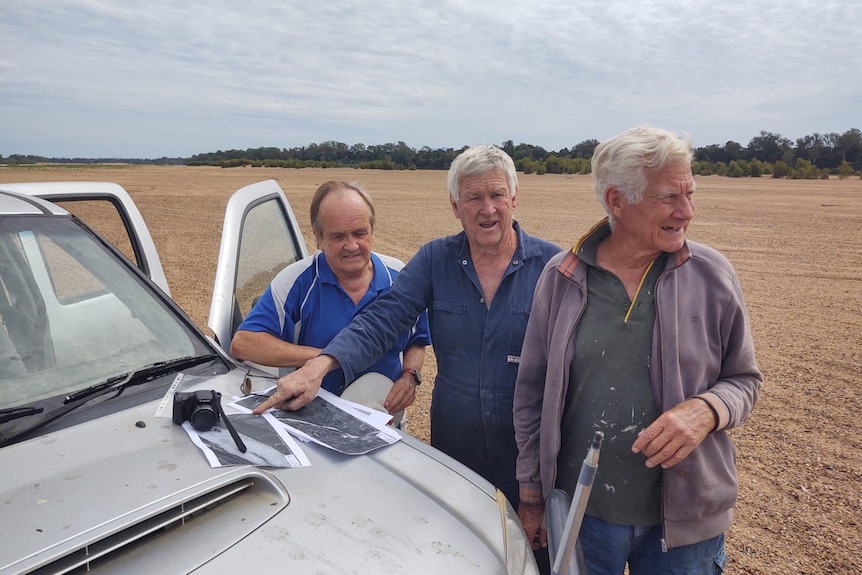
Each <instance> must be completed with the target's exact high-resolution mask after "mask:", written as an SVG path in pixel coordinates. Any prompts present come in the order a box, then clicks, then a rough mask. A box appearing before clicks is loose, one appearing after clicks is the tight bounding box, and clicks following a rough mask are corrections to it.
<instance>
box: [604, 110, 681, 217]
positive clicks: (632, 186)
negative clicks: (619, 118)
mask: <svg viewBox="0 0 862 575" xmlns="http://www.w3.org/2000/svg"><path fill="white" fill-rule="evenodd" d="M691 146H692V144H691V138H689V137H688V136H687V135H682V136H677V135H676V134H674V133H672V132H669V131H667V130H663V129H661V128H652V127H640V128H632V129H630V130H626V131H625V132H623V133H622V134H618V135H616V136H614V137H612V138H610V139H608V140H605V141H604V142H602V143H601V144H599V145H598V146H596V149H595V151H594V152H593V159H592V162H591V164H592V172H593V182H594V186H595V192H596V197H597V198H598V200H599V202H601V204H602V207H604V209H605V213H607V214H608V217H609V218H610V220H611V225H613V216H612V215H611V213H610V209H609V208H608V205H607V202H606V200H605V190H607V189H608V187H614V188H616V189H618V190H619V191H620V192H621V193H622V195H623V198H625V200H626V202H628V203H629V204H639V203H641V202H642V201H643V198H644V192H646V189H647V186H648V185H649V177H650V175H652V174H654V173H656V172H659V171H661V170H662V169H664V167H665V166H667V165H668V164H669V163H671V162H676V161H684V162H687V163H689V164H691V160H692V147H691Z"/></svg>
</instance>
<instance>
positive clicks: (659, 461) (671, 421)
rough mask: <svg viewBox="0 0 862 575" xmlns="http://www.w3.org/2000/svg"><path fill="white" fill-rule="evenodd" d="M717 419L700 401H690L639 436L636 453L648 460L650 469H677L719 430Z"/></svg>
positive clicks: (694, 399)
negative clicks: (716, 426)
mask: <svg viewBox="0 0 862 575" xmlns="http://www.w3.org/2000/svg"><path fill="white" fill-rule="evenodd" d="M715 424H716V421H715V415H714V414H713V411H712V409H710V407H709V405H708V404H707V403H706V402H705V401H703V400H700V399H697V398H691V399H688V400H686V401H684V402H682V403H680V404H679V405H677V406H676V407H674V408H673V409H670V410H668V411H666V412H664V413H662V414H661V415H660V416H659V418H658V419H656V420H655V421H654V422H653V423H652V425H650V426H649V427H647V428H646V429H644V430H643V431H641V432H640V433H639V434H638V438H637V439H636V440H635V442H634V444H632V452H633V453H643V454H644V455H646V456H647V460H646V466H647V467H655V466H656V465H661V467H662V469H668V468H670V467H673V466H674V465H676V464H677V463H679V462H680V461H682V460H683V459H685V458H686V457H688V454H689V453H691V452H692V451H694V450H695V448H696V447H697V446H698V445H700V443H701V442H702V441H703V440H704V438H705V437H706V436H707V435H709V432H710V431H712V430H713V429H714V428H715Z"/></svg>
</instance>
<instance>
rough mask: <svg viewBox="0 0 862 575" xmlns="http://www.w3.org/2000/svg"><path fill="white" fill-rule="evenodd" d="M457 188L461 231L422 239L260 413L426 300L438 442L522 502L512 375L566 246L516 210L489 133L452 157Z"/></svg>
mask: <svg viewBox="0 0 862 575" xmlns="http://www.w3.org/2000/svg"><path fill="white" fill-rule="evenodd" d="M448 189H449V195H450V204H451V207H452V211H453V213H454V215H455V217H456V218H458V219H459V220H460V221H461V226H462V228H463V231H462V232H461V233H458V234H456V235H452V236H448V237H443V238H439V239H436V240H432V241H431V242H428V243H427V244H425V245H424V246H422V247H421V248H420V249H419V252H418V253H417V254H416V255H415V256H413V258H412V259H411V260H410V261H409V262H408V263H407V265H406V266H405V267H404V269H403V270H402V271H401V273H400V274H398V277H397V278H396V279H395V283H394V284H393V286H392V289H391V290H390V291H389V292H387V293H386V294H384V295H382V296H381V297H379V298H378V299H377V300H376V301H375V302H374V303H372V304H371V305H369V306H368V307H367V308H366V309H365V310H364V311H363V312H362V313H361V314H359V315H357V316H356V318H355V319H354V320H353V321H352V322H351V323H350V325H349V326H348V327H347V328H346V329H344V330H343V331H342V332H341V333H340V334H338V336H336V337H335V338H334V339H333V340H332V341H331V342H330V343H329V344H328V345H327V346H326V347H325V348H324V349H323V351H322V352H321V354H320V355H319V356H318V357H316V358H314V359H311V360H310V361H308V362H307V363H306V364H305V366H304V367H303V368H302V369H299V370H297V371H295V372H293V373H291V374H288V375H287V376H285V377H283V378H281V379H280V380H279V382H278V391H277V392H276V393H275V394H274V395H273V396H272V397H270V399H269V400H267V401H266V402H264V403H263V404H261V405H260V406H259V407H258V408H257V409H256V410H255V413H263V411H265V410H266V409H268V408H270V407H276V406H278V407H282V408H284V409H298V408H299V407H301V406H302V405H305V404H306V403H308V402H309V401H311V399H312V398H314V395H315V393H316V392H317V389H318V388H319V387H320V384H321V381H322V380H323V378H324V375H325V374H326V373H328V372H329V371H331V370H333V369H336V368H338V367H340V368H341V369H342V370H343V371H344V373H345V374H346V376H347V377H348V378H350V377H352V375H353V374H354V373H356V372H357V371H358V370H361V369H364V368H365V367H366V366H367V365H369V364H371V363H372V362H373V361H375V360H376V359H377V358H378V357H380V355H381V354H382V353H383V352H384V351H385V350H386V349H388V348H390V347H391V346H392V345H393V343H394V342H395V341H396V339H397V337H398V334H399V333H402V332H403V331H404V330H405V329H408V328H409V327H410V326H411V325H413V322H415V321H416V318H417V317H418V316H419V315H420V314H421V313H422V312H423V311H424V310H426V309H427V310H428V313H429V318H430V322H431V335H432V337H433V339H434V346H433V347H434V354H435V356H436V358H437V370H438V371H437V377H436V379H435V385H434V392H433V396H432V403H431V444H432V445H433V446H434V447H436V448H438V449H440V450H441V451H443V452H445V453H447V454H449V455H451V456H452V457H454V458H455V459H457V460H459V461H460V462H462V463H463V464H465V465H467V466H468V467H470V468H471V469H473V470H474V471H476V472H477V473H479V474H480V475H482V476H483V477H485V478H486V479H487V480H488V481H490V482H491V483H493V484H494V485H496V486H497V487H498V488H500V489H501V490H502V491H503V493H504V494H505V495H506V497H508V498H509V500H510V501H511V502H512V504H513V505H514V506H515V507H516V508H517V505H518V484H517V482H516V481H515V459H516V458H517V455H518V450H517V447H516V445H515V432H514V427H513V423H512V401H513V394H514V388H515V377H516V375H517V373H518V363H519V362H520V357H521V344H522V342H523V338H524V331H525V329H526V326H527V319H528V318H529V315H530V307H531V304H532V301H533V289H534V288H535V286H536V280H537V278H538V277H539V274H540V273H541V271H542V268H544V266H545V264H546V263H547V262H548V260H549V259H550V258H551V256H553V255H554V254H556V253H557V252H559V251H560V248H559V247H557V246H555V245H553V244H551V243H549V242H546V241H543V240H540V239H538V238H535V237H532V236H529V235H527V234H526V233H524V231H523V230H522V229H521V227H520V226H519V225H518V223H517V222H516V221H515V220H514V210H515V206H516V204H517V201H518V196H517V193H518V180H517V174H516V172H515V165H514V163H513V162H512V159H511V158H510V157H509V156H508V155H507V154H506V153H505V152H504V151H503V150H501V149H499V148H496V147H494V146H484V145H482V146H474V147H472V148H468V149H467V150H465V151H464V152H462V153H461V154H460V155H459V156H458V157H457V158H456V159H455V160H454V161H453V162H452V166H451V167H450V169H449V174H448Z"/></svg>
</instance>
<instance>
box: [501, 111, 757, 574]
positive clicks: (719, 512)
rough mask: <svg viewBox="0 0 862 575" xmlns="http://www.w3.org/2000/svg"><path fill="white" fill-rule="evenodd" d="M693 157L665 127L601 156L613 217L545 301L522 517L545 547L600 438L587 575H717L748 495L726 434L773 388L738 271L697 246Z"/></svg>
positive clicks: (538, 304)
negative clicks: (757, 352) (559, 507)
mask: <svg viewBox="0 0 862 575" xmlns="http://www.w3.org/2000/svg"><path fill="white" fill-rule="evenodd" d="M690 149H691V148H690V144H689V143H688V142H687V141H683V140H680V139H679V138H676V137H675V136H674V135H672V134H670V133H668V132H665V131H664V130H658V129H653V128H644V129H641V128H639V129H635V130H629V131H627V132H625V133H623V134H621V135H620V136H617V137H615V138H612V139H611V140H609V141H608V142H606V143H604V144H602V145H600V146H599V147H597V149H596V152H595V155H594V157H593V170H594V177H595V179H596V193H597V195H598V197H599V199H600V201H601V202H602V203H603V205H604V206H605V209H606V212H607V213H608V218H607V219H605V220H603V221H602V222H600V223H599V224H597V225H596V226H595V227H594V228H593V229H592V230H590V231H589V232H588V233H587V234H586V235H585V236H584V237H583V238H582V239H581V240H580V241H579V242H578V243H577V244H576V245H575V247H574V248H573V249H572V250H570V251H568V252H562V253H560V254H558V255H557V256H555V257H554V258H553V259H552V260H551V261H550V262H549V263H548V265H547V266H546V267H545V269H544V271H543V273H542V275H541V277H540V278H539V282H538V284H537V286H536V292H535V295H534V299H533V307H532V312H531V314H530V320H529V323H528V325H527V332H526V335H525V339H524V345H523V350H522V354H521V364H520V367H519V371H518V378H517V382H516V387H515V398H514V409H513V412H514V425H515V437H516V441H517V444H518V449H519V457H518V460H517V479H518V481H519V484H520V501H521V504H520V507H519V515H520V517H521V521H522V523H523V524H524V528H525V530H526V532H527V535H528V537H531V538H534V546H539V545H546V536H545V533H544V529H543V528H542V527H541V522H542V518H543V512H544V507H543V505H544V500H545V497H547V495H548V494H549V493H550V492H551V491H552V490H553V489H554V488H557V487H562V488H564V489H566V490H567V491H568V492H569V494H571V493H572V488H573V482H574V481H575V480H576V479H577V473H576V472H574V473H573V472H572V468H574V464H575V463H578V464H579V463H580V462H581V461H582V460H583V457H584V455H585V453H586V451H587V447H588V444H589V438H591V437H592V433H593V432H594V431H595V430H602V431H604V433H605V437H606V439H605V446H604V447H603V450H602V457H601V460H600V462H599V472H598V475H597V477H596V483H595V484H594V487H593V490H592V495H591V499H590V502H589V504H588V507H587V517H585V519H584V523H583V525H582V528H581V539H580V541H581V544H582V546H583V548H584V555H585V558H586V562H587V567H588V571H589V573H590V574H591V575H600V574H604V573H608V574H610V573H619V574H620V575H621V574H622V573H623V569H624V568H625V566H626V564H628V567H629V569H630V572H631V574H632V575H637V574H638V573H676V572H679V573H683V572H684V573H713V572H720V569H721V568H723V566H724V563H725V562H726V557H725V554H724V532H725V531H726V530H727V529H728V528H729V527H730V524H731V520H732V508H733V506H734V504H735V502H736V497H737V489H738V482H737V477H736V469H735V462H736V452H735V448H734V446H733V443H732V442H731V439H730V437H729V436H728V433H727V430H728V429H730V428H732V427H734V426H737V425H739V424H740V423H742V422H743V421H744V420H745V419H746V418H747V417H748V415H749V414H750V413H751V411H752V409H753V408H754V404H755V402H756V400H757V396H758V393H759V390H760V387H761V384H762V376H761V374H760V371H759V370H758V368H757V364H756V361H755V356H754V345H753V341H752V337H751V332H750V326H749V322H748V317H747V311H746V308H745V302H744V299H743V295H742V290H741V288H740V285H739V281H738V278H737V276H736V274H735V272H734V270H733V268H732V266H731V265H730V263H729V262H728V261H727V259H726V258H725V257H724V256H722V255H721V254H720V253H718V252H717V251H715V250H714V249H712V248H709V247H707V246H704V245H702V244H698V243H695V242H689V241H686V239H685V232H686V230H687V226H688V223H689V221H690V220H691V219H692V218H693V216H694V203H693V192H694V187H695V184H694V180H693V178H692V177H691V170H690V161H691V155H690ZM632 166H636V168H634V169H633V168H632ZM638 171H640V173H637V172H638ZM606 296H607V297H606ZM615 298H616V299H615ZM605 300H606V301H605ZM620 300H623V301H622V302H620ZM621 303H622V305H620V304H621ZM615 306H616V307H615ZM623 314H624V315H623ZM639 322H640V323H639ZM615 354H616V355H615ZM629 414H630V416H629ZM608 448H609V449H610V450H611V451H610V454H607V455H606V450H607V449H608ZM614 450H616V451H614ZM603 471H604V472H605V473H604V475H603V473H602V472H603ZM614 474H616V476H614ZM617 503H619V505H617Z"/></svg>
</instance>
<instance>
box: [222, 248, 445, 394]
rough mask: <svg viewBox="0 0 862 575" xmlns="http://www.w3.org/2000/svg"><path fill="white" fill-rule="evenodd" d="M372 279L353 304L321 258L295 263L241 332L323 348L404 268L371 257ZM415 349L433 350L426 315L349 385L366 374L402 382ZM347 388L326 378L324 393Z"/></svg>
mask: <svg viewBox="0 0 862 575" xmlns="http://www.w3.org/2000/svg"><path fill="white" fill-rule="evenodd" d="M371 262H372V264H373V265H374V277H373V278H372V280H371V285H370V286H369V287H368V291H367V292H366V293H365V295H364V296H363V297H362V300H361V301H360V302H359V304H358V305H357V304H354V303H353V300H352V299H350V296H349V295H347V292H345V291H344V290H343V289H342V288H341V286H340V285H339V284H338V280H337V279H336V277H335V274H334V273H333V272H332V268H330V267H329V264H328V263H327V262H326V258H325V257H324V255H323V253H322V252H319V251H318V252H315V253H314V254H313V255H311V256H309V257H307V258H305V259H302V260H300V261H298V262H294V263H292V264H290V265H289V266H287V267H286V268H284V269H283V270H282V271H281V272H279V274H278V275H277V276H275V278H274V279H273V280H272V283H270V285H269V287H267V289H266V291H265V292H264V293H263V296H261V298H260V300H258V302H257V303H256V304H255V305H254V307H253V308H252V309H251V311H250V312H249V313H248V315H247V316H246V317H245V319H244V320H243V322H242V323H241V324H240V326H239V329H242V330H246V331H255V332H266V333H270V334H272V335H274V336H276V337H278V338H281V339H283V340H284V341H289V342H292V343H296V344H299V345H308V346H313V347H318V348H324V347H326V345H327V344H329V342H330V341H332V339H333V338H334V337H335V336H336V335H337V334H338V332H339V331H341V329H342V328H344V327H345V326H347V325H348V324H349V323H350V321H351V320H352V319H353V316H355V315H356V314H358V313H359V312H361V311H362V310H363V309H364V308H365V307H366V306H367V305H368V304H370V303H371V302H372V301H374V300H375V299H377V297H378V296H380V295H382V294H384V293H386V292H388V291H389V290H390V289H391V288H392V284H393V282H394V280H395V277H396V276H397V275H398V272H399V270H401V268H403V267H404V264H403V263H402V262H401V261H400V260H398V259H395V258H392V257H389V256H384V255H382V254H377V253H372V254H371ZM414 345H431V336H430V334H429V327H428V314H427V313H426V312H423V313H421V314H420V315H419V316H418V319H416V320H415V321H414V322H412V324H411V325H410V326H407V327H405V328H404V329H399V333H398V336H397V337H396V338H393V341H392V342H391V344H390V345H389V346H387V349H388V351H386V352H385V353H384V354H383V355H382V357H380V358H379V359H377V361H376V362H374V363H373V364H372V365H370V366H369V367H367V368H366V369H364V370H362V371H360V372H357V373H355V374H352V377H351V378H350V382H352V381H353V380H355V379H357V378H358V377H359V376H361V375H363V374H365V373H368V372H372V371H374V372H379V373H382V374H384V375H386V376H387V377H389V378H390V379H392V380H393V381H394V380H396V379H398V377H400V376H401V353H402V352H403V351H404V350H406V349H407V348H409V347H412V346H414ZM346 386H347V385H346V384H345V380H344V372H343V371H342V370H340V369H338V370H335V371H332V372H330V373H329V374H328V375H327V376H326V377H325V378H324V379H323V388H324V389H326V390H327V391H331V392H332V393H336V394H339V395H340V394H341V392H342V391H344V388H345V387H346Z"/></svg>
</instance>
